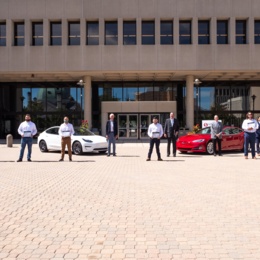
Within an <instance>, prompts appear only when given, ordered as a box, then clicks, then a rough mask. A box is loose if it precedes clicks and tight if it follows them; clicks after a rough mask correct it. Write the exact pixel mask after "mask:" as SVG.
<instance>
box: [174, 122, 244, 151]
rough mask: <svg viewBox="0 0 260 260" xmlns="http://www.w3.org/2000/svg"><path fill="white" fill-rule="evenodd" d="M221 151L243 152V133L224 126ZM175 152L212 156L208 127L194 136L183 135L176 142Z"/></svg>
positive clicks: (235, 128) (236, 128)
mask: <svg viewBox="0 0 260 260" xmlns="http://www.w3.org/2000/svg"><path fill="white" fill-rule="evenodd" d="M221 146H222V151H231V150H240V151H242V150H243V146H244V132H243V130H242V129H240V128H238V127H231V126H225V127H223V130H222V143H221ZM177 150H178V151H180V152H181V153H187V152H191V153H195V152H200V153H208V154H213V142H212V139H211V136H210V127H206V128H203V129H201V130H200V131H199V132H197V133H196V134H191V135H185V136H182V137H180V138H179V139H178V140H177Z"/></svg>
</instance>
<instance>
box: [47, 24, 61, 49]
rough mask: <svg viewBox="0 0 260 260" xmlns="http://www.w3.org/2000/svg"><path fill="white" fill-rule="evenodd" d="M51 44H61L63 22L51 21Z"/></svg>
mask: <svg viewBox="0 0 260 260" xmlns="http://www.w3.org/2000/svg"><path fill="white" fill-rule="evenodd" d="M50 32H51V37H50V45H61V44H62V38H61V22H51V23H50Z"/></svg>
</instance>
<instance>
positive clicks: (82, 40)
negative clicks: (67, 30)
mask: <svg viewBox="0 0 260 260" xmlns="http://www.w3.org/2000/svg"><path fill="white" fill-rule="evenodd" d="M86 39H87V38H86V19H85V18H81V19H80V45H81V46H84V45H86Z"/></svg>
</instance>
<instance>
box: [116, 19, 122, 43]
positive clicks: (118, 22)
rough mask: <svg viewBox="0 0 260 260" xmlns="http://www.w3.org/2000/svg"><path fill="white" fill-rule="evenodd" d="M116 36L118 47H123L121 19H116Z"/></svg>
mask: <svg viewBox="0 0 260 260" xmlns="http://www.w3.org/2000/svg"><path fill="white" fill-rule="evenodd" d="M117 35H118V41H117V42H118V45H119V46H122V45H123V19H122V18H118V19H117Z"/></svg>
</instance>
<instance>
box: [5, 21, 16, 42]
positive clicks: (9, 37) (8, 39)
mask: <svg viewBox="0 0 260 260" xmlns="http://www.w3.org/2000/svg"><path fill="white" fill-rule="evenodd" d="M8 32H10V33H8ZM13 45H14V23H13V21H12V20H11V19H6V46H8V47H10V46H13Z"/></svg>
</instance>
